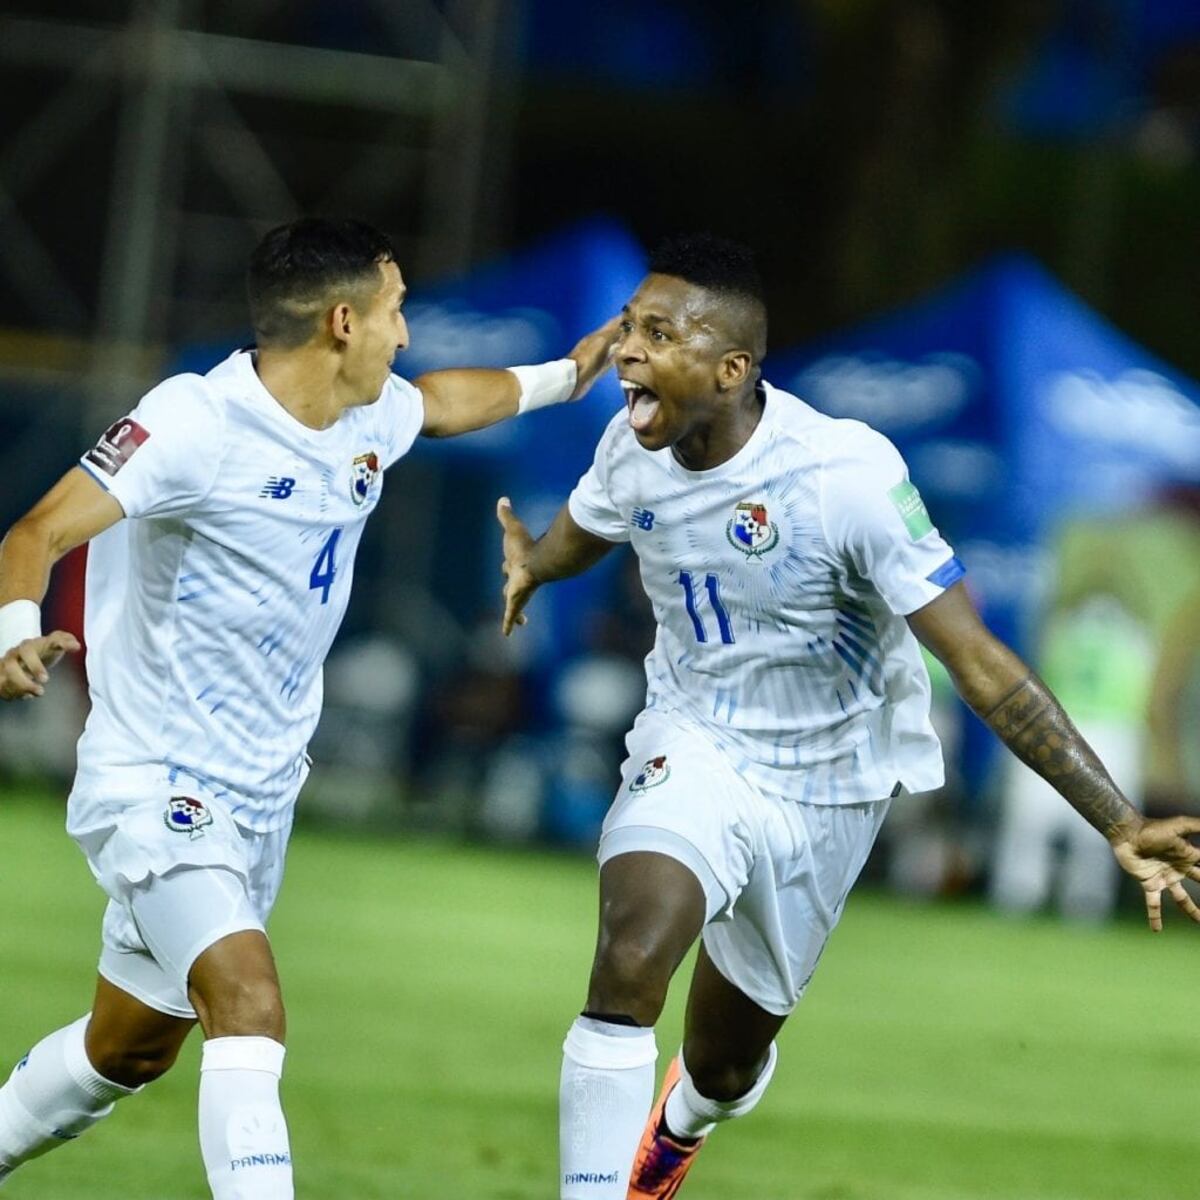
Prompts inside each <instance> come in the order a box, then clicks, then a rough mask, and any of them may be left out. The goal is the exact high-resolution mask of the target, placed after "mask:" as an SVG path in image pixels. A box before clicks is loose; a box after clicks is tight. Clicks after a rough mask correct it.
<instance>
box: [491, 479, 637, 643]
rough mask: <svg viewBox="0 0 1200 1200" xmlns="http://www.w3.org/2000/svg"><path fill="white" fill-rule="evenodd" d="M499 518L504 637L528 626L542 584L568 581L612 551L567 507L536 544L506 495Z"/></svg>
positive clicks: (609, 543)
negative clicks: (527, 608)
mask: <svg viewBox="0 0 1200 1200" xmlns="http://www.w3.org/2000/svg"><path fill="white" fill-rule="evenodd" d="M496 517H497V519H498V520H499V521H500V526H501V528H502V529H503V530H504V564H503V566H502V567H501V568H500V569H501V570H502V571H503V572H504V575H505V584H504V621H503V625H502V628H503V630H504V636H505V637H507V636H508V635H509V634H510V633H512V630H513V626H514V625H524V624H525V612H524V609H525V605H526V604H528V603H529V600H530V597H531V596H532V595H533V593H534V592H536V591H537V589H538V588H539V587H540V586H541V585H542V584H543V583H553V582H554V581H555V580H556V579H569V578H570V577H571V576H572V575H578V574H579V573H580V572H581V571H586V570H587V569H588V567H590V566H591V565H592V564H593V563H596V562H599V561H600V559H602V558H603V557H604V556H605V555H606V554H607V553H608V552H609V551H610V550H611V549H612V548H613V545H614V543H613V542H606V541H605V540H604V539H603V538H598V537H596V535H595V534H594V533H588V532H587V530H586V529H580V527H579V526H578V525H576V524H575V522H574V520H572V518H571V514H570V512H568V511H567V506H566V505H565V504H564V505H563V506H562V508H560V509H559V511H558V516H556V517H555V518H554V523H553V524H552V525H551V526H550V528H549V529H547V530H546V532H545V533H544V534H542V536H541V537H540V538H538V539H537V541H534V539H533V535H532V534H530V532H529V530H528V529H527V528H526V527H525V524H524V522H522V521H521V520H520V518H519V517H518V516H517V515H516V513H514V512H513V510H512V504H511V503H510V501H509V499H508V497H507V496H502V497H501V498H500V501H499V502H498V503H497V505H496Z"/></svg>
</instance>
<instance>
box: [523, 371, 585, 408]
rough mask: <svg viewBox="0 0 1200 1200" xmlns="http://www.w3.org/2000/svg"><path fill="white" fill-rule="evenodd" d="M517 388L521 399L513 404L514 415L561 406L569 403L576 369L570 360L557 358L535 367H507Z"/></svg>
mask: <svg viewBox="0 0 1200 1200" xmlns="http://www.w3.org/2000/svg"><path fill="white" fill-rule="evenodd" d="M508 369H509V370H510V371H511V372H512V373H513V374H514V375H515V376H516V377H517V382H518V383H519V384H520V385H521V397H520V399H519V400H518V401H517V412H519V413H527V412H532V411H533V410H534V409H535V408H545V407H546V405H548V404H561V403H562V402H563V401H564V400H570V398H571V393H572V392H573V391H574V390H575V384H576V383H577V382H578V380H579V368H578V367H577V366H576V365H575V360H574V359H573V358H559V359H555V361H554V362H548V363H538V365H537V366H536V367H509V368H508Z"/></svg>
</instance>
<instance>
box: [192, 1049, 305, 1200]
mask: <svg viewBox="0 0 1200 1200" xmlns="http://www.w3.org/2000/svg"><path fill="white" fill-rule="evenodd" d="M283 1056H284V1048H283V1046H282V1045H280V1043H279V1042H277V1041H275V1040H274V1039H273V1038H267V1037H222V1038H210V1039H209V1040H208V1041H207V1042H205V1043H204V1050H203V1057H202V1058H201V1062H200V1153H201V1154H202V1155H203V1157H204V1169H205V1170H206V1171H207V1172H208V1186H209V1187H210V1188H211V1189H212V1194H213V1200H292V1197H293V1195H294V1191H293V1187H292V1151H291V1145H290V1143H289V1141H288V1129H287V1122H286V1121H285V1120H284V1117H283V1109H282V1108H281V1107H280V1103H279V1080H280V1077H281V1076H282V1074H283Z"/></svg>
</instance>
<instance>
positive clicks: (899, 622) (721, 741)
mask: <svg viewBox="0 0 1200 1200" xmlns="http://www.w3.org/2000/svg"><path fill="white" fill-rule="evenodd" d="M762 391H763V393H764V394H765V406H764V409H763V413H762V418H761V420H760V421H759V424H758V426H757V427H756V428H755V430H754V432H753V433H752V434H751V436H750V438H749V440H748V441H747V442H746V444H745V445H744V446H743V447H742V448H741V449H740V450H739V451H738V452H737V453H736V454H735V455H734V456H733V457H732V458H731V459H729V460H728V461H727V462H725V463H722V464H721V465H720V466H717V467H713V468H712V469H711V470H707V471H689V470H688V469H687V468H685V467H683V466H681V465H680V463H679V461H678V460H677V459H676V458H675V456H674V455H673V454H672V452H671V451H670V449H665V450H658V451H649V450H645V449H643V448H642V447H641V446H640V445H639V444H638V441H637V439H636V437H635V436H634V433H633V430H632V429H631V428H630V426H629V420H628V417H627V415H626V413H624V412H622V413H619V414H618V415H617V416H616V417H615V418H614V419H613V421H612V423H611V424H610V425H609V427H608V429H607V430H606V432H605V434H604V436H603V438H602V439H601V441H600V444H599V447H598V448H597V451H596V457H595V461H594V462H593V464H592V467H591V468H590V470H589V471H588V472H587V473H586V474H585V475H584V477H583V479H581V480H580V482H579V485H578V486H577V487H576V489H575V491H574V492H573V493H572V494H571V497H570V500H569V511H570V514H571V517H572V518H573V519H574V521H575V522H576V524H578V525H579V526H581V527H582V528H583V529H585V530H588V531H589V532H591V533H593V534H595V535H597V536H598V537H602V538H605V539H606V540H608V541H612V542H624V541H631V542H632V544H633V549H634V551H635V552H636V553H637V556H638V560H639V563H640V567H641V576H642V584H643V586H644V587H645V589H646V593H647V595H648V596H649V597H650V601H651V603H652V604H653V606H654V615H655V618H656V619H657V621H658V634H657V637H656V639H655V643H654V649H653V650H652V651H651V652H650V654H649V655H648V657H647V658H646V676H647V682H648V685H649V690H648V696H647V707H648V708H650V709H656V710H659V711H665V712H669V713H675V714H678V716H680V717H682V718H685V719H687V720H689V721H691V722H693V723H695V724H696V725H699V726H700V727H701V728H702V729H703V730H704V731H706V733H707V734H708V736H709V737H711V739H712V740H713V742H714V743H715V744H716V745H717V746H718V747H719V748H720V749H721V750H722V751H723V752H724V753H725V754H726V755H727V756H728V758H729V759H730V760H731V761H732V763H733V765H734V767H735V768H736V770H737V771H739V772H740V773H741V774H742V775H743V776H744V777H745V778H747V779H749V780H750V781H751V782H753V783H754V784H755V785H756V786H758V787H760V788H762V789H763V790H764V791H768V792H771V793H774V794H777V795H782V796H787V797H791V798H793V799H800V800H804V801H807V802H809V803H815V804H846V803H855V802H859V801H865V800H878V799H880V798H882V797H884V796H888V795H891V794H893V793H894V791H895V789H896V787H897V785H901V786H902V787H904V788H906V789H908V790H909V791H924V790H928V789H930V788H935V787H939V786H940V785H941V784H942V782H943V779H944V776H943V766H942V755H941V747H940V746H939V744H938V740H937V737H936V735H935V734H934V732H933V728H932V726H931V725H930V722H929V691H930V689H929V676H928V674H927V672H926V670H925V666H924V663H923V661H922V659H921V653H920V648H919V646H918V645H917V641H916V639H915V638H914V637H913V635H912V633H911V631H910V630H909V629H908V626H907V624H906V623H905V621H904V619H903V617H904V615H905V614H908V613H912V612H914V611H916V610H917V609H918V608H921V607H923V606H924V605H925V604H928V603H929V602H930V601H931V600H933V599H935V598H936V597H937V596H939V595H940V594H941V593H942V592H943V591H944V590H945V589H946V588H948V587H949V586H950V585H951V584H953V583H954V582H956V581H957V580H958V579H959V578H961V577H962V575H963V568H962V565H961V563H960V562H959V561H958V559H957V558H956V557H955V556H954V553H953V551H952V550H951V549H950V547H949V546H948V545H947V544H946V542H945V541H944V540H943V539H942V537H941V536H940V535H939V533H938V531H937V530H936V529H935V528H934V527H933V525H932V523H931V522H930V520H929V516H928V514H927V513H926V511H925V506H924V504H923V503H922V502H921V497H920V495H919V494H918V493H917V491H916V489H915V488H914V487H913V485H912V484H911V483H910V482H909V481H908V472H907V470H906V468H905V465H904V460H903V459H902V458H901V457H900V455H899V453H897V451H896V449H895V447H894V446H892V444H891V443H890V442H889V441H888V440H887V439H886V438H885V437H884V436H883V435H882V434H880V433H876V432H875V431H874V430H873V429H871V428H869V427H868V426H866V425H863V424H862V423H861V422H858V421H846V420H834V419H833V418H831V417H827V416H824V415H822V414H821V413H818V412H816V411H815V410H814V409H812V408H810V407H809V406H808V405H807V404H805V403H803V401H801V400H798V399H797V398H796V397H795V396H790V395H788V394H787V393H786V392H781V391H779V390H777V389H775V388H772V387H770V386H768V385H765V384H764V385H763V387H762Z"/></svg>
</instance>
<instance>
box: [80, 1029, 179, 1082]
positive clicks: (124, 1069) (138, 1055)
mask: <svg viewBox="0 0 1200 1200" xmlns="http://www.w3.org/2000/svg"><path fill="white" fill-rule="evenodd" d="M179 1046H180V1043H176V1042H172V1043H170V1044H162V1045H157V1046H152V1047H130V1046H121V1045H117V1044H116V1043H112V1042H105V1041H103V1040H101V1041H99V1042H97V1043H96V1044H94V1045H93V1044H89V1045H88V1047H87V1055H88V1061H89V1062H90V1063H91V1064H92V1066H93V1067H94V1068H95V1070H96V1074H98V1075H102V1076H103V1077H104V1078H105V1079H107V1080H108V1081H109V1082H110V1083H117V1084H120V1085H121V1087H127V1088H138V1087H143V1086H144V1085H145V1084H147V1083H153V1082H154V1081H155V1080H156V1079H160V1078H161V1077H162V1076H163V1075H165V1074H166V1073H167V1072H168V1071H169V1070H170V1069H171V1068H172V1067H173V1066H174V1065H175V1059H176V1058H177V1057H178V1056H179Z"/></svg>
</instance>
